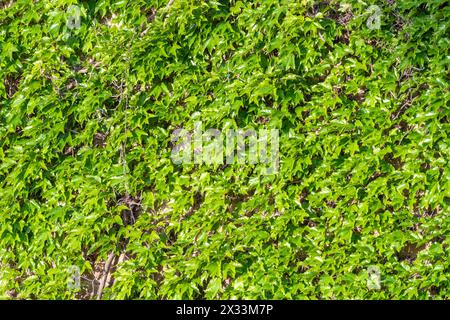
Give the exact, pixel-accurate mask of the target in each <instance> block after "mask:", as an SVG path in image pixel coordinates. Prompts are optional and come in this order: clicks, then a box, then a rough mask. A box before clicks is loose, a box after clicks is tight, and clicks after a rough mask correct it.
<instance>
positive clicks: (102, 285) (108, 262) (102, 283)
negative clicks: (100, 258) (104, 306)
mask: <svg viewBox="0 0 450 320" xmlns="http://www.w3.org/2000/svg"><path fill="white" fill-rule="evenodd" d="M114 258H115V255H114V253H110V254H109V256H108V260H106V263H105V269H104V272H103V276H102V279H101V280H100V286H99V287H98V292H97V300H100V299H101V298H102V294H103V289H104V288H105V283H106V279H107V278H108V274H109V270H110V269H111V264H112V262H113V260H114Z"/></svg>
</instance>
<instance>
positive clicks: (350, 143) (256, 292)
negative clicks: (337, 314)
mask: <svg viewBox="0 0 450 320" xmlns="http://www.w3.org/2000/svg"><path fill="white" fill-rule="evenodd" d="M71 4H78V5H79V6H80V7H81V8H82V19H81V25H80V28H74V29H71V28H69V27H68V25H67V19H68V14H67V8H68V6H69V5H71ZM372 4H375V5H378V6H379V7H380V9H381V16H380V22H381V26H380V28H379V29H376V28H375V29H373V28H369V27H368V26H367V23H366V22H367V20H368V19H369V18H370V17H369V16H370V14H371V13H370V12H369V13H368V12H367V9H368V7H369V5H372ZM448 17H449V6H448V4H447V1H444V0H431V1H424V0H397V1H395V0H391V1H381V0H380V1H378V2H375V1H371V0H369V1H368V2H363V1H348V2H347V3H344V2H342V1H327V2H311V1H306V0H304V1H289V0H279V1H276V0H260V1H219V0H218V1H194V0H174V1H171V2H170V3H169V4H168V1H167V0H166V1H164V0H163V1H158V0H135V1H131V0H129V1H127V0H121V1H113V0H100V1H93V0H91V1H78V2H77V1H71V0H46V1H33V0H17V1H15V0H12V1H8V0H6V1H5V0H3V1H1V2H0V209H1V211H0V297H3V298H11V297H12V298H14V297H17V298H89V297H93V294H97V291H98V290H99V289H98V287H99V286H100V285H101V284H100V283H101V282H102V270H103V269H107V268H106V266H105V264H106V263H105V262H106V261H107V260H108V257H110V258H112V260H111V259H110V260H111V267H110V269H109V272H110V273H111V279H110V281H107V283H106V285H105V288H104V290H103V298H111V299H122V298H126V299H128V298H130V299H131V298H132V299H137V298H140V299H142V298H146V299H148V298H151V299H160V298H169V299H173V298H188V299H191V298H192V299H194V298H206V299H212V298H261V299H272V298H275V299H280V298H288V299H290V298H296V299H298V298H306V299H315V298H332V299H334V298H337V299H340V298H346V299H350V298H351V299H353V298H370V299H375V298H381V299H387V298H398V299H403V298H420V299H429V298H448V297H449V295H450V283H449V280H450V279H449V278H450V260H449V241H450V240H449V238H448V235H449V233H450V206H449V204H450V182H449V181H450V165H449V157H450V137H449V133H450V124H449V117H450V109H449V105H448V100H449V99H448V98H449V90H448V89H449V85H448V84H449V82H448V80H449V79H448V65H449V56H448V52H449V51H448V50H449V39H448V34H449V30H448V22H449V21H448V20H449V19H448ZM199 120H202V121H203V124H204V125H205V127H206V128H219V129H222V128H226V127H231V128H233V127H234V128H237V127H239V128H247V127H252V128H255V129H259V128H275V129H279V130H280V171H279V173H277V174H273V175H260V174H259V173H258V172H259V171H258V166H259V165H249V164H248V165H238V164H233V165H227V166H226V165H224V166H210V165H206V164H202V165H175V164H174V163H173V162H172V161H171V158H170V153H171V147H172V144H171V132H172V131H173V130H174V129H176V128H180V127H185V128H191V127H192V126H193V123H194V122H195V121H199ZM71 266H77V267H79V268H80V269H81V272H82V283H81V285H82V287H81V290H71V289H70V288H69V289H68V286H67V279H68V277H69V276H70V274H68V270H70V268H71ZM369 266H378V267H379V269H380V272H381V289H380V290H369V289H368V287H367V283H366V282H367V279H368V274H367V272H366V270H367V268H368V267H369Z"/></svg>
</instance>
